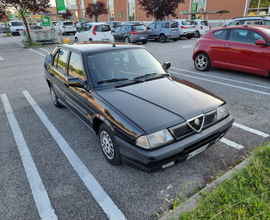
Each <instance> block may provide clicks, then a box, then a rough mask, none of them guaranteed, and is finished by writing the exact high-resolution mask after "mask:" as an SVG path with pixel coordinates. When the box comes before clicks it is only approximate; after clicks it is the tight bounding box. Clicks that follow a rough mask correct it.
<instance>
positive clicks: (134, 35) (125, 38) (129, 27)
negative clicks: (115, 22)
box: [112, 24, 148, 44]
mask: <svg viewBox="0 0 270 220" xmlns="http://www.w3.org/2000/svg"><path fill="white" fill-rule="evenodd" d="M112 34H113V37H114V40H115V41H118V42H125V43H135V42H142V43H143V44H146V43H147V41H148V31H147V30H146V27H145V26H144V25H143V24H135V25H133V24H124V25H119V26H118V27H116V28H115V29H114V30H113V31H112Z"/></svg>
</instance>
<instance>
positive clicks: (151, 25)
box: [148, 23, 156, 29]
mask: <svg viewBox="0 0 270 220" xmlns="http://www.w3.org/2000/svg"><path fill="white" fill-rule="evenodd" d="M155 26H156V23H153V24H150V25H149V26H148V29H155Z"/></svg>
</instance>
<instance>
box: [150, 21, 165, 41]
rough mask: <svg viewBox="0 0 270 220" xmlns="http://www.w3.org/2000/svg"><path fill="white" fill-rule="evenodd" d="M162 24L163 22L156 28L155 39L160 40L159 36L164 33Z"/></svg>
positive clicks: (158, 23)
mask: <svg viewBox="0 0 270 220" xmlns="http://www.w3.org/2000/svg"><path fill="white" fill-rule="evenodd" d="M162 24H163V22H157V24H156V27H155V29H154V31H153V32H152V33H153V35H154V38H159V35H160V34H161V33H163V31H162Z"/></svg>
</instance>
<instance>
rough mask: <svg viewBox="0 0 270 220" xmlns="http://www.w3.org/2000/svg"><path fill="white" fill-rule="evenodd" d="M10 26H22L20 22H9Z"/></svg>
mask: <svg viewBox="0 0 270 220" xmlns="http://www.w3.org/2000/svg"><path fill="white" fill-rule="evenodd" d="M11 26H23V24H22V22H20V21H18V22H11Z"/></svg>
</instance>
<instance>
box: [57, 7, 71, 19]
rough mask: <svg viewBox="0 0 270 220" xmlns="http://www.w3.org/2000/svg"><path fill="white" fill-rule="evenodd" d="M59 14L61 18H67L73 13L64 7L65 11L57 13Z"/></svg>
mask: <svg viewBox="0 0 270 220" xmlns="http://www.w3.org/2000/svg"><path fill="white" fill-rule="evenodd" d="M58 14H59V15H62V18H63V19H69V17H71V16H72V15H73V13H72V12H71V11H70V10H69V9H66V13H58Z"/></svg>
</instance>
